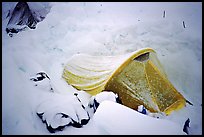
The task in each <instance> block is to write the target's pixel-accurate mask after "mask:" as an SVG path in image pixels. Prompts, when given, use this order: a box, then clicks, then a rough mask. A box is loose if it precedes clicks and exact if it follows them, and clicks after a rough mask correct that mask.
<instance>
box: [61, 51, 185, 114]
mask: <svg viewBox="0 0 204 137" xmlns="http://www.w3.org/2000/svg"><path fill="white" fill-rule="evenodd" d="M62 77H63V78H64V79H65V80H66V81H67V82H68V84H70V85H72V86H73V87H75V88H76V89H78V90H84V91H86V92H88V93H90V94H91V95H95V94H97V93H99V92H102V91H113V92H115V93H117V94H118V95H119V98H120V100H121V101H122V104H124V105H125V106H128V107H130V108H132V109H135V110H137V108H138V106H139V105H144V106H145V107H146V108H147V109H148V110H149V111H151V112H164V113H166V114H167V115H168V114H170V113H171V112H172V111H174V110H178V109H180V108H182V107H184V106H185V102H186V100H185V98H184V97H183V96H182V95H181V94H180V93H179V92H178V91H177V90H176V89H175V87H174V86H173V85H172V83H171V82H170V81H169V80H168V78H167V75H166V74H165V71H164V69H163V67H162V65H161V63H160V61H159V59H158V58H157V55H156V52H155V51H154V50H153V49H151V48H144V49H140V50H137V51H135V52H133V53H129V54H125V55H120V56H91V55H86V54H77V55H74V56H73V57H71V58H70V59H69V61H68V62H67V64H66V66H65V68H64V71H63V74H62Z"/></svg>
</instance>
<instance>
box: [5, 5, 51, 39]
mask: <svg viewBox="0 0 204 137" xmlns="http://www.w3.org/2000/svg"><path fill="white" fill-rule="evenodd" d="M36 9H37V8H36ZM42 10H43V8H41V11H40V12H39V11H35V9H33V10H31V8H30V6H29V5H28V3H27V2H18V3H17V4H16V6H15V8H14V10H13V12H12V14H10V13H9V15H8V16H10V19H9V21H8V24H7V27H6V32H7V33H8V34H11V35H10V36H12V34H13V33H18V32H20V31H22V30H25V29H26V28H30V29H35V28H36V25H37V23H38V22H40V21H42V20H43V19H44V18H45V16H46V14H47V13H48V11H47V8H45V9H44V10H46V11H42Z"/></svg>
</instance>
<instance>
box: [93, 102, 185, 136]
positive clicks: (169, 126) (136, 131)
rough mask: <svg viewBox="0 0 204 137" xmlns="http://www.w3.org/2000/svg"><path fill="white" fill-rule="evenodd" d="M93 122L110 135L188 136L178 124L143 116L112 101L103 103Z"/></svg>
mask: <svg viewBox="0 0 204 137" xmlns="http://www.w3.org/2000/svg"><path fill="white" fill-rule="evenodd" d="M93 120H94V122H95V123H96V125H97V126H98V127H99V128H100V129H101V130H103V131H106V132H107V133H108V134H110V135H186V134H185V133H184V132H183V127H181V126H180V125H178V124H177V123H174V122H172V121H169V120H166V119H157V118H153V117H150V116H147V115H144V114H141V113H139V112H137V111H135V110H133V109H130V108H128V107H126V106H124V105H121V104H118V103H115V102H112V101H103V102H102V103H101V104H100V106H99V107H98V109H97V110H96V112H95V114H94V116H93Z"/></svg>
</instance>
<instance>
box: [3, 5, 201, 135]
mask: <svg viewBox="0 0 204 137" xmlns="http://www.w3.org/2000/svg"><path fill="white" fill-rule="evenodd" d="M50 4H51V6H52V7H51V9H50V12H49V13H48V14H47V15H46V18H45V19H44V20H43V21H42V22H39V23H38V24H37V26H36V29H34V30H30V29H26V30H25V31H22V32H19V33H18V34H16V35H14V36H13V37H12V38H11V37H9V36H8V35H7V34H6V31H5V28H6V25H7V22H8V18H6V16H7V14H8V10H12V9H14V7H15V5H16V2H13V3H12V2H8V3H7V2H3V3H2V15H3V16H2V134H5V135H8V134H18V135H20V134H46V135H48V134H68V135H71V134H73V135H76V134H81V135H85V134H97V135H102V134H148V133H149V134H151V133H152V134H157V133H158V132H156V129H160V128H162V129H164V130H160V131H161V132H159V133H158V134H174V133H175V134H182V132H181V130H180V129H182V128H183V125H184V123H185V121H186V120H187V119H188V118H189V119H190V134H196V135H200V134H202V3H201V2H175V3H174V2H165V3H162V2H148V3H147V2H145V3H142V2H134V3H131V2H126V3H122V2H117V3H115V2H109V3H105V2H88V3H85V2H77V3H74V2H71V3H68V2H60V3H57V2H56V3H55V2H51V3H50ZM29 5H30V6H31V8H32V9H36V10H38V9H40V7H38V6H40V5H41V4H40V3H33V2H29ZM43 6H45V7H46V6H48V5H47V4H43ZM164 10H165V13H166V16H165V18H163V12H164ZM62 13H64V14H62ZM183 21H184V22H185V25H186V28H184V27H183V24H182V23H183ZM144 47H151V48H153V49H154V50H155V51H156V52H157V55H158V58H159V60H160V61H161V63H162V65H163V66H164V69H165V71H166V73H167V75H168V78H169V80H170V81H171V82H172V84H173V85H174V86H175V88H176V89H177V90H178V91H179V92H181V93H182V95H183V96H184V97H185V98H186V99H187V100H189V101H190V102H191V103H192V104H193V106H191V105H189V104H187V105H186V107H185V108H183V109H181V110H179V111H175V112H173V113H172V114H171V115H169V116H165V117H161V118H160V119H156V118H154V119H153V118H152V117H153V116H152V117H151V116H145V115H143V114H140V113H137V112H133V111H132V110H130V109H128V108H125V107H124V106H121V105H116V104H114V103H107V102H102V104H103V106H101V107H100V106H99V108H98V110H97V111H98V112H97V111H96V113H95V114H96V115H95V114H94V115H93V117H92V118H91V119H90V121H89V122H88V124H86V125H84V126H83V127H82V128H75V127H72V126H68V127H66V128H65V129H64V130H63V131H59V132H56V133H49V131H48V130H47V129H46V126H45V124H44V123H42V121H41V119H40V118H39V117H38V116H37V114H36V108H37V106H38V105H39V104H41V103H42V102H43V101H45V100H49V99H50V98H51V95H53V97H52V99H53V101H55V102H52V103H56V105H60V104H61V105H64V103H65V104H66V101H63V100H65V98H74V97H75V96H74V95H73V94H74V93H78V97H79V98H80V100H81V102H82V103H83V104H84V106H87V104H88V102H89V100H90V98H91V96H90V95H89V94H88V93H86V92H84V91H77V90H76V89H74V88H73V87H72V86H70V85H67V83H66V82H65V80H64V79H63V78H62V77H61V76H62V71H63V68H64V65H65V64H66V63H67V61H68V60H69V58H70V57H72V56H73V55H75V54H78V53H85V54H89V55H98V56H100V55H108V56H110V55H122V54H126V53H130V52H134V51H135V50H137V49H141V48H144ZM40 71H44V72H46V73H47V74H48V76H49V77H50V79H51V81H50V82H51V85H52V86H53V88H54V91H55V92H56V93H54V94H52V93H51V92H49V91H48V90H46V89H45V88H40V87H39V88H38V87H35V86H34V85H33V82H32V81H30V77H32V76H33V75H35V74H36V73H38V72H40ZM71 100H72V99H71ZM71 100H70V101H68V100H67V104H68V105H67V106H66V105H64V106H62V108H63V107H65V106H66V107H68V108H69V109H68V110H70V112H67V113H71V112H72V111H73V110H74V109H77V108H75V107H74V102H75V101H71ZM60 108H61V107H60ZM60 108H59V109H60ZM63 109H64V108H63ZM114 110H115V111H114ZM103 112H106V113H103ZM115 113H116V114H115ZM118 114H120V115H118ZM109 115H112V116H111V117H109ZM133 115H135V117H134V118H133ZM152 115H155V117H157V115H160V114H152ZM137 116H138V117H137ZM130 117H131V118H130ZM140 117H141V118H142V119H144V120H147V121H146V122H145V125H146V126H145V127H143V125H142V123H143V122H140V124H137V123H136V120H137V119H138V118H140ZM144 117H145V118H144ZM103 120H104V121H103ZM133 121H134V122H133ZM154 121H165V122H161V123H159V122H158V125H157V122H154ZM167 121H168V122H167ZM107 123H108V124H107ZM121 123H123V124H122V125H121ZM160 124H164V125H162V126H161V125H160ZM112 125H114V126H115V127H114V126H112ZM168 125H174V126H175V127H178V128H177V129H179V130H176V131H175V130H174V129H176V128H174V127H173V126H168ZM133 126H136V127H138V128H139V129H140V128H142V129H143V130H138V131H137V130H135V128H134V129H133ZM150 126H154V128H147V127H150ZM166 126H168V129H169V130H167V128H165V127H166ZM126 127H128V128H127V130H126V131H124V132H123V130H122V129H124V128H126ZM116 128H117V129H121V130H117V129H116ZM150 129H151V130H150ZM154 129H155V130H154ZM150 131H151V132H150ZM157 131H158V130H157ZM171 131H172V132H171Z"/></svg>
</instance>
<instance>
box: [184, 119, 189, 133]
mask: <svg viewBox="0 0 204 137" xmlns="http://www.w3.org/2000/svg"><path fill="white" fill-rule="evenodd" d="M189 123H190V119H189V118H188V119H187V120H186V122H185V123H184V126H183V132H185V133H186V134H189V128H190V125H189Z"/></svg>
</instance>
